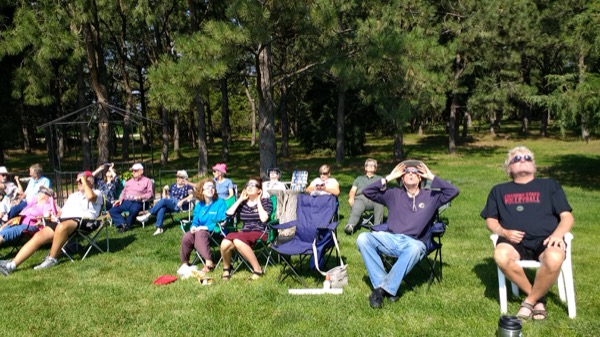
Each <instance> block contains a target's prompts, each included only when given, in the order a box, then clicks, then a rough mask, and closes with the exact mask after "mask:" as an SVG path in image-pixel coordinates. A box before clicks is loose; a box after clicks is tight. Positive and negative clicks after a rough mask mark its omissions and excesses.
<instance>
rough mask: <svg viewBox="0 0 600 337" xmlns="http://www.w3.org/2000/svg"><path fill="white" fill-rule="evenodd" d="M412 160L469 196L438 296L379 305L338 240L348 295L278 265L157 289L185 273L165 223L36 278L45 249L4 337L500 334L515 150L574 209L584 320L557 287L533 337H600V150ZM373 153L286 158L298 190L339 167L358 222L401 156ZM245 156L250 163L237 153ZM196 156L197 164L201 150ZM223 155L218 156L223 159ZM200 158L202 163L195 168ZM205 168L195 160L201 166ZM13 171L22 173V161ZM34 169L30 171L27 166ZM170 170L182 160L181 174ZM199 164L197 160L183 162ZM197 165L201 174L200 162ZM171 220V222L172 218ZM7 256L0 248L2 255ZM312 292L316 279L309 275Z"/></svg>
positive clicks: (2, 300) (495, 151)
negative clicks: (364, 176) (496, 209)
mask: <svg viewBox="0 0 600 337" xmlns="http://www.w3.org/2000/svg"><path fill="white" fill-rule="evenodd" d="M405 142H406V150H407V153H408V155H409V156H410V157H412V158H420V159H423V160H425V161H426V162H427V164H428V165H429V167H430V168H431V169H432V171H433V172H434V173H435V174H438V175H439V176H440V177H443V178H445V179H449V180H451V181H452V182H453V183H454V184H455V185H457V186H458V187H459V188H460V190H461V194H460V195H459V196H458V198H457V199H455V200H454V201H453V203H452V207H450V208H449V209H448V210H447V211H446V212H445V214H444V216H445V217H447V219H448V221H449V224H450V227H449V230H448V232H447V233H446V235H445V236H444V239H443V242H444V249H443V252H444V279H443V281H442V282H441V283H434V284H433V285H432V286H431V288H430V289H429V290H427V284H426V283H425V280H424V277H422V276H421V275H419V274H418V273H413V274H411V275H410V280H411V281H412V282H413V283H416V285H417V286H416V287H415V290H414V291H413V290H409V289H407V288H405V286H402V287H401V291H402V297H401V299H400V301H398V302H396V303H394V304H389V303H386V304H385V306H384V308H383V309H382V310H373V309H371V308H370V307H369V305H368V299H367V297H368V295H369V293H370V292H371V288H370V284H369V282H368V278H367V277H366V270H365V268H364V265H363V263H362V260H361V258H360V255H359V253H358V251H357V249H356V246H355V240H356V235H357V234H355V235H354V236H347V235H345V234H343V233H342V231H340V235H339V239H340V245H341V251H342V255H343V257H344V260H345V261H346V262H347V263H348V265H349V267H348V270H349V281H350V284H349V285H348V286H347V287H346V288H345V289H344V294H343V295H338V296H335V295H327V296H293V295H288V293H287V290H288V288H290V287H299V284H298V283H294V282H292V281H290V280H286V281H285V282H284V283H282V284H279V283H277V281H276V278H277V276H278V274H279V270H280V268H281V267H280V266H276V267H269V269H268V270H267V274H266V275H265V276H264V277H263V278H262V279H261V280H259V281H254V282H251V281H250V280H249V278H250V273H249V272H248V271H246V270H244V271H241V272H239V273H237V274H235V275H234V276H233V278H232V280H231V281H230V282H228V283H225V282H223V281H221V280H220V278H219V275H220V270H217V271H215V273H214V274H215V276H216V280H215V283H214V284H213V285H210V286H201V285H200V284H198V283H197V282H196V281H191V280H186V281H177V282H175V283H173V284H170V285H167V286H155V285H152V281H153V280H154V279H156V278H157V277H158V276H160V275H163V274H175V272H176V270H177V268H178V267H179V258H178V254H179V247H180V240H181V232H180V230H179V229H178V228H177V227H176V226H175V225H174V224H171V223H170V222H167V231H166V232H165V233H164V234H163V235H161V236H158V237H153V236H152V232H153V231H154V230H153V226H151V225H150V226H146V228H139V227H138V228H136V229H134V230H133V231H131V232H128V233H127V234H125V235H118V234H117V233H116V231H115V230H114V228H111V229H110V236H111V241H110V244H111V252H110V253H107V254H91V255H90V256H89V257H88V258H87V259H86V260H84V261H76V262H75V263H71V262H69V261H68V260H67V259H65V258H61V262H62V263H60V264H59V265H58V266H56V267H54V268H52V269H49V270H45V271H34V270H33V269H32V267H33V266H34V265H35V264H37V263H39V262H40V261H41V260H42V258H43V257H44V256H45V255H46V254H47V249H41V250H40V251H39V252H37V253H36V254H35V255H34V256H33V257H32V258H31V259H29V260H28V261H26V262H25V263H24V264H23V265H22V266H21V268H19V270H18V271H17V272H15V273H13V274H12V275H11V276H10V277H4V278H0V310H1V311H0V312H2V316H3V318H2V319H1V320H0V331H2V333H1V334H2V335H6V336H18V335H36V336H50V335H52V336H75V335H77V336H89V335H91V336H100V335H102V336H187V335H202V336H230V335H252V336H254V335H266V336H271V335H273V336H307V335H314V336H325V335H337V336H348V335H364V336H490V335H494V334H495V330H496V326H497V322H498V318H499V305H498V300H497V297H498V291H497V277H496V268H495V265H494V263H493V261H492V259H491V255H492V247H491V242H490V240H489V232H488V231H487V230H486V228H485V225H484V221H483V220H482V219H481V218H480V217H479V212H480V211H481V209H482V207H483V205H484V203H485V199H486V196H487V193H488V192H489V190H490V188H491V187H492V186H493V185H495V184H497V183H499V182H503V181H506V180H507V177H506V175H505V174H504V172H503V171H502V168H501V164H502V162H503V160H504V156H505V153H506V151H507V149H509V148H511V147H513V146H516V145H521V144H523V145H526V146H528V147H529V148H531V149H532V150H533V151H534V152H535V154H536V159H537V162H538V169H539V176H550V177H554V178H556V179H558V180H559V181H560V182H561V183H562V185H563V187H564V189H565V191H566V193H567V197H568V198H569V201H570V203H571V205H572V207H573V209H574V211H573V213H574V216H575V219H576V223H575V227H574V228H573V233H574V235H575V239H574V241H573V263H574V274H575V291H576V297H577V318H576V319H574V320H572V319H569V318H568V316H567V310H566V306H565V304H563V303H561V302H560V299H559V298H558V294H557V290H556V288H553V289H552V291H551V294H550V296H549V299H548V311H549V316H548V319H547V320H546V321H544V322H528V323H526V324H525V325H524V327H523V334H524V335H525V336H542V335H547V336H598V335H600V323H599V322H598V319H597V317H599V316H600V308H599V306H598V305H597V304H598V300H599V295H600V291H599V290H598V289H599V288H598V287H597V286H596V282H597V266H596V262H597V261H598V259H599V258H600V253H599V251H598V249H597V248H596V247H597V242H598V238H599V235H598V232H597V230H596V227H595V226H596V224H597V215H598V213H600V212H598V210H599V207H598V206H597V205H598V200H600V176H599V173H600V170H598V169H597V168H598V166H599V165H598V164H600V141H592V142H590V143H588V144H585V143H581V142H578V141H570V140H569V141H559V140H554V139H546V138H543V139H542V138H539V137H537V138H536V137H531V138H530V139H524V138H521V137H512V138H511V137H504V136H503V135H501V136H500V137H497V138H493V139H492V138H491V137H489V136H484V135H479V138H477V139H475V138H473V139H471V141H470V142H469V143H468V144H465V145H463V146H461V147H460V148H459V153H458V154H457V155H448V154H446V151H445V137H443V136H429V137H425V136H424V137H417V136H412V135H407V137H406V139H405ZM246 145H247V143H241V142H238V143H236V144H234V146H232V152H231V154H230V158H231V160H230V162H229V163H228V164H229V165H228V167H230V171H231V172H232V173H231V174H230V177H231V178H232V179H233V180H234V182H235V183H237V184H241V183H243V181H244V180H245V178H246V177H247V176H249V175H250V174H256V163H257V158H258V155H257V151H256V149H253V150H248V149H247V148H246ZM367 147H368V148H369V150H370V153H369V154H368V155H365V156H361V157H359V158H349V159H348V161H347V163H346V164H345V165H344V166H338V165H334V164H333V162H334V158H323V157H314V156H308V155H305V154H303V153H302V152H301V150H300V149H298V148H297V147H296V148H293V153H294V155H293V156H292V157H291V158H287V159H285V160H281V161H280V166H281V167H283V168H284V169H285V174H284V178H287V179H289V176H290V175H291V170H292V169H294V168H303V169H308V170H309V172H310V178H309V179H311V178H314V177H315V176H316V172H317V169H318V167H319V165H320V164H322V163H328V164H332V176H333V177H335V178H337V179H338V180H339V181H340V183H341V185H342V191H343V192H342V194H341V195H340V198H339V199H340V205H341V208H340V214H341V216H342V220H341V224H342V226H343V225H344V224H345V220H346V219H347V217H348V214H349V207H348V204H347V202H346V200H347V193H348V190H349V189H350V185H351V184H352V181H353V179H354V177H355V176H356V175H357V174H359V173H360V172H361V170H362V164H363V162H364V159H365V158H367V157H374V158H376V159H378V160H379V162H380V173H381V174H386V173H387V172H389V171H390V170H391V168H392V167H393V166H394V165H395V164H396V163H395V161H394V160H392V158H391V141H390V140H387V139H385V140H384V139H374V138H371V139H370V140H369V144H368V145H367ZM238 153H239V155H238ZM186 156H187V157H188V158H189V157H192V154H191V152H190V153H187V154H186ZM217 156H218V152H217V151H216V150H215V151H214V153H212V152H211V162H215V161H216V160H217V159H216V158H217ZM188 160H190V159H188ZM193 162H195V161H194V160H191V161H190V163H193ZM7 164H9V165H10V164H11V163H10V162H9V163H7ZM26 165H28V163H26V162H23V166H24V167H26ZM171 165H172V167H171V168H172V169H174V168H176V166H177V165H178V163H173V164H171ZM181 165H182V166H184V167H189V166H190V165H188V163H187V162H184V163H183V164H181ZM192 166H193V164H192ZM169 221H170V220H169ZM6 253H8V248H2V249H0V254H1V255H3V254H6ZM309 280H310V281H311V282H315V281H316V280H317V278H315V277H313V278H311V277H309ZM519 302H520V299H515V298H511V297H509V310H510V312H511V313H514V312H516V310H517V309H518V306H519Z"/></svg>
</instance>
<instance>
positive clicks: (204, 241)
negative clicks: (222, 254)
mask: <svg viewBox="0 0 600 337" xmlns="http://www.w3.org/2000/svg"><path fill="white" fill-rule="evenodd" d="M196 199H197V203H196V206H195V207H194V218H193V220H192V225H191V227H190V230H189V232H187V233H185V235H184V236H183V239H182V240H181V252H180V254H179V256H180V259H181V263H182V267H184V268H185V267H187V266H189V261H190V255H191V254H192V250H193V249H196V251H197V252H198V253H200V256H202V258H203V259H204V268H203V269H202V271H203V272H205V273H206V272H209V271H212V270H213V269H214V268H215V264H214V263H213V261H212V257H211V256H210V244H209V239H208V237H209V235H210V233H211V232H212V231H214V229H215V227H216V226H217V222H218V221H222V220H224V219H225V211H227V206H226V205H225V201H223V199H219V196H218V195H217V193H216V188H215V183H214V181H213V180H212V179H204V180H202V181H201V182H199V183H198V184H197V185H196ZM180 269H181V268H180Z"/></svg>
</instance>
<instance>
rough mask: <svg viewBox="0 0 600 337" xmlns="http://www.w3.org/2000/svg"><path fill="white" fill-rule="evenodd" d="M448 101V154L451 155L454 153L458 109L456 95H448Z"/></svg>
mask: <svg viewBox="0 0 600 337" xmlns="http://www.w3.org/2000/svg"><path fill="white" fill-rule="evenodd" d="M448 99H450V100H451V102H450V116H449V118H448V152H449V153H451V154H455V153H456V110H457V108H458V102H457V101H456V95H454V94H450V97H448Z"/></svg>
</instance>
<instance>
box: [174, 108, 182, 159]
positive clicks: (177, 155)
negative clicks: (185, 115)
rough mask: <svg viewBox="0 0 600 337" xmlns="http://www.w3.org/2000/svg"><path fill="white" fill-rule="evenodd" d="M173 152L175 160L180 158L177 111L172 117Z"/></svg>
mask: <svg viewBox="0 0 600 337" xmlns="http://www.w3.org/2000/svg"><path fill="white" fill-rule="evenodd" d="M173 152H174V153H175V159H179V158H181V157H182V154H181V149H180V148H179V111H175V114H174V115H173Z"/></svg>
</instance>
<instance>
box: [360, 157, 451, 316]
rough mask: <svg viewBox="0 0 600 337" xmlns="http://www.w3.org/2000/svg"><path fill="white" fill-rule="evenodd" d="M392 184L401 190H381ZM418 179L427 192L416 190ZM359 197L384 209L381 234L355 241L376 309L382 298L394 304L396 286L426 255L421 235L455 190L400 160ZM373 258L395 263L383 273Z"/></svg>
mask: <svg viewBox="0 0 600 337" xmlns="http://www.w3.org/2000/svg"><path fill="white" fill-rule="evenodd" d="M394 179H397V181H398V184H400V185H402V186H403V187H402V188H387V183H388V182H389V181H391V180H394ZM422 179H428V180H431V189H421V188H420V184H421V180H422ZM363 194H364V195H365V197H367V198H368V199H370V200H373V201H375V202H378V203H380V204H382V205H385V206H386V207H387V208H388V222H387V231H375V232H364V233H361V234H360V235H359V236H358V238H357V240H356V245H357V246H358V250H359V251H360V255H361V256H362V258H363V261H364V262H365V266H366V267H367V272H368V274H369V278H370V280H371V284H372V285H373V292H372V293H371V295H370V296H369V304H370V305H371V307H372V308H381V307H382V306H383V300H384V298H385V297H388V298H389V299H390V301H392V302H394V301H397V300H398V299H399V298H398V296H397V293H398V289H399V288H400V284H401V283H402V280H403V279H404V277H405V276H406V275H407V274H408V273H409V272H410V271H411V269H412V268H413V267H414V266H415V265H416V264H417V263H418V262H419V261H420V260H421V259H422V258H423V257H425V254H426V253H427V252H426V245H425V241H426V240H427V239H428V238H427V235H426V234H427V230H428V227H429V226H430V225H431V223H432V222H433V219H434V217H435V215H436V213H437V210H438V208H439V207H440V206H442V205H444V204H446V203H448V202H449V201H450V200H452V199H454V198H455V197H456V196H457V195H458V188H456V187H455V186H453V185H452V184H450V183H449V182H447V181H445V180H443V179H441V178H439V177H437V176H434V175H433V173H431V171H430V170H429V168H428V167H427V166H426V165H425V164H424V163H423V162H421V161H417V160H406V161H403V162H401V163H400V164H398V165H396V167H395V168H394V169H393V170H392V172H391V173H390V174H389V175H387V177H385V178H382V179H380V180H378V181H375V182H373V183H372V184H371V185H369V186H367V187H366V188H365V189H363ZM379 254H385V255H389V256H393V257H396V258H398V259H397V260H396V262H395V263H394V266H393V267H392V269H391V270H390V271H389V273H388V272H387V271H386V270H385V268H384V264H383V261H382V260H381V257H380V256H379Z"/></svg>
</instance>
